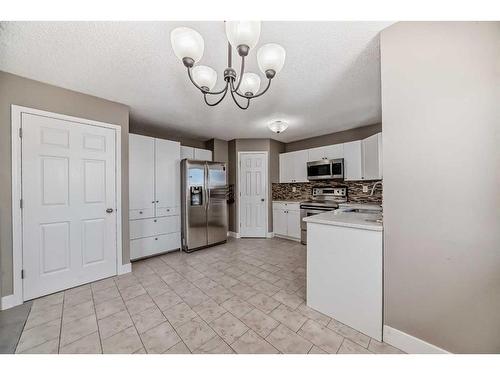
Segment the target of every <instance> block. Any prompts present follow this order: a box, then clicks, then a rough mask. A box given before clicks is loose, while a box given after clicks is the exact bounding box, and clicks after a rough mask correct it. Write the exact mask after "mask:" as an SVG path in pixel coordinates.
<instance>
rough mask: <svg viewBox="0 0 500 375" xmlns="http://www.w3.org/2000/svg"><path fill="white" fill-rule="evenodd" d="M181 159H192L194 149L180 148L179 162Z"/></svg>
mask: <svg viewBox="0 0 500 375" xmlns="http://www.w3.org/2000/svg"><path fill="white" fill-rule="evenodd" d="M182 159H194V148H193V147H188V146H181V160H182Z"/></svg>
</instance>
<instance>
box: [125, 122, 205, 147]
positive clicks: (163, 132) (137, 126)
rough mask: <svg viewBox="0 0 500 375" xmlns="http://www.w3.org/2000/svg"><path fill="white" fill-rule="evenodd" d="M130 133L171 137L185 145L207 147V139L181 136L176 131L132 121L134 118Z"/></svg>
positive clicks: (163, 137) (170, 138) (172, 139)
mask: <svg viewBox="0 0 500 375" xmlns="http://www.w3.org/2000/svg"><path fill="white" fill-rule="evenodd" d="M130 133H132V134H139V135H145V136H148V137H155V138H161V139H169V140H171V141H176V142H180V144H181V145H183V146H190V147H197V148H207V147H206V143H205V141H201V140H199V139H193V138H187V137H181V136H179V135H178V134H177V133H176V132H175V131H171V130H168V129H165V128H162V127H160V126H155V125H152V124H145V123H139V122H137V121H132V120H131V121H130Z"/></svg>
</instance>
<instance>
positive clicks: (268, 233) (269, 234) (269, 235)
mask: <svg viewBox="0 0 500 375" xmlns="http://www.w3.org/2000/svg"><path fill="white" fill-rule="evenodd" d="M273 237H274V232H267V236H266V238H273Z"/></svg>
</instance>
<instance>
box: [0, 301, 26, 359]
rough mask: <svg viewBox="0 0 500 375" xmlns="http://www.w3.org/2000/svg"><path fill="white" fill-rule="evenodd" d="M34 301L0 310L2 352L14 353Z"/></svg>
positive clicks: (0, 350)
mask: <svg viewBox="0 0 500 375" xmlns="http://www.w3.org/2000/svg"><path fill="white" fill-rule="evenodd" d="M31 304H32V302H31V301H30V302H26V303H23V304H22V305H19V306H16V307H13V308H11V309H8V310H4V311H0V353H1V354H13V353H14V352H15V351H16V346H17V343H18V342H19V338H20V337H21V333H22V332H23V328H24V325H25V324H26V320H27V319H28V315H29V312H30V309H31Z"/></svg>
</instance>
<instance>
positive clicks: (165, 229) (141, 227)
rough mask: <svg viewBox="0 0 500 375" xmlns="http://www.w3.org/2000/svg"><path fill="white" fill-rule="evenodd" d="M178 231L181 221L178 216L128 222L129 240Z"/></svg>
mask: <svg viewBox="0 0 500 375" xmlns="http://www.w3.org/2000/svg"><path fill="white" fill-rule="evenodd" d="M180 230H181V221H180V217H179V216H178V215H177V216H167V217H159V218H152V219H144V220H132V221H130V239H131V240H133V239H136V238H142V237H150V236H155V235H159V234H166V233H174V232H180Z"/></svg>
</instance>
